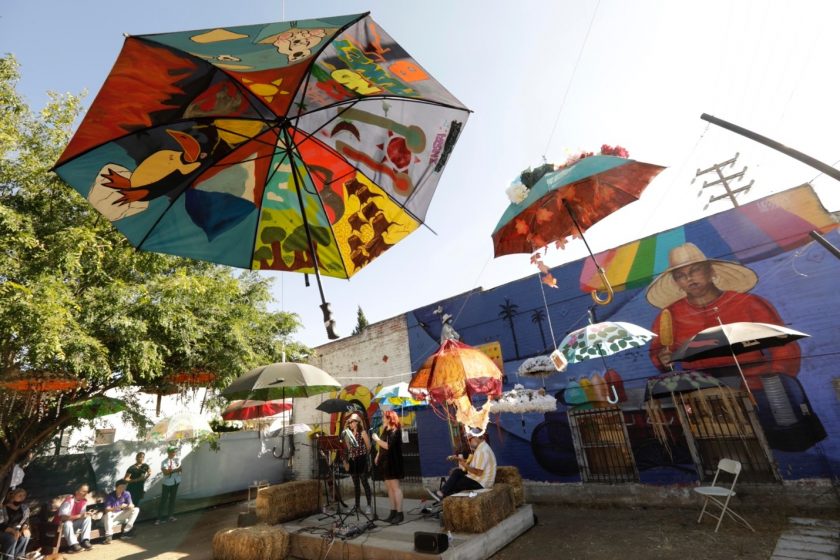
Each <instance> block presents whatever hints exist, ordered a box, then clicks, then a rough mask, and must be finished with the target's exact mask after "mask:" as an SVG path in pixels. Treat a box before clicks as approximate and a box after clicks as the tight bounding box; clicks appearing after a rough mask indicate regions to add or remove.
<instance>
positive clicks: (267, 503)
mask: <svg viewBox="0 0 840 560" xmlns="http://www.w3.org/2000/svg"><path fill="white" fill-rule="evenodd" d="M317 512H318V481H317V480H295V481H292V482H284V483H283V484H275V485H273V486H269V487H268V488H261V489H260V490H259V492H257V519H259V520H260V521H261V522H263V523H268V524H269V525H276V524H278V523H284V522H286V521H291V520H293V519H300V518H301V517H307V516H309V515H312V514H313V513H317Z"/></svg>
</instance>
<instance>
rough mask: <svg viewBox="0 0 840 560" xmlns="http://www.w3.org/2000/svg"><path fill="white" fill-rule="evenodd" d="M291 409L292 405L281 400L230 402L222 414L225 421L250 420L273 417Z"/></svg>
mask: <svg viewBox="0 0 840 560" xmlns="http://www.w3.org/2000/svg"><path fill="white" fill-rule="evenodd" d="M291 408H292V403H287V402H285V401H281V400H273V401H253V400H236V401H233V402H231V403H230V404H229V405H228V406H227V408H225V410H224V411H223V412H222V418H224V419H225V420H252V419H254V418H265V417H266V416H274V415H275V414H280V413H281V412H285V411H287V410H289V409H291Z"/></svg>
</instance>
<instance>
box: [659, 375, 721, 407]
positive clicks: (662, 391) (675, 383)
mask: <svg viewBox="0 0 840 560" xmlns="http://www.w3.org/2000/svg"><path fill="white" fill-rule="evenodd" d="M714 387H723V384H721V382H720V381H719V380H718V379H717V378H715V377H712V376H711V375H708V374H707V373H704V372H702V371H694V370H691V371H669V372H667V373H663V374H662V375H657V376H655V377H651V378H650V379H648V382H647V386H646V387H645V398H644V400H646V401H647V400H650V399H655V398H659V397H665V396H670V395H675V394H679V393H687V392H689V391H696V390H698V389H711V388H714Z"/></svg>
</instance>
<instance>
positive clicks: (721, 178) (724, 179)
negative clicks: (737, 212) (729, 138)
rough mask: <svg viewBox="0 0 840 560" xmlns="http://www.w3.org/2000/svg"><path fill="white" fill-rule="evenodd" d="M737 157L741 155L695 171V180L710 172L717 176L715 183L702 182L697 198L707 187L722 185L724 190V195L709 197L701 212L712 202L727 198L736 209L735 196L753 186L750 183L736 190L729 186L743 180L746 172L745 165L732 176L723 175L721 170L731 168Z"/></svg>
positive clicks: (737, 154)
mask: <svg viewBox="0 0 840 560" xmlns="http://www.w3.org/2000/svg"><path fill="white" fill-rule="evenodd" d="M739 155H741V154H740V153H736V154H735V157H733V158H732V159H728V160H726V161H723V162H720V163H716V164H714V165H712V166H711V167H709V168H708V169H702V170H701V169H698V170H697V173H696V174H695V175H694V178H695V179H696V178H697V177H699V176H701V175H706V174H707V173H711V172H712V171H714V172H715V173H716V174H717V176H718V178H717V180H715V181H711V182H709V181H703V186H702V187H701V188H700V193H698V196H699V195H702V194H703V189H705V188H708V187H715V186H717V185H723V188H724V189H725V190H726V193H724V194H719V195H716V196H714V195H713V196H711V197H710V198H709V202H707V203H706V206H704V207H703V210H705V209H706V208H708V207H709V205H710V204H711V203H712V202H717V201H718V200H722V199H724V198H728V199H729V200H730V201H732V205H733V206H734V207H735V208H737V207H738V199H736V198H735V195H736V194H738V193H740V192H747V191H748V190H750V187H752V186H753V183H754V182H755V181H750V183H749V184H748V185H746V186H743V187H738V188H732V186H730V184H729V182H730V181H738V180H741V179H743V178H744V174H745V173H746V172H747V166H746V165H745V166H744V168H743V169H742V170H741V171H739V172H737V173H733V174H732V175H724V174H723V168H724V167H727V166H729V167H733V166H734V165H735V162H736V161H738V156H739ZM693 182H694V179H692V183H693Z"/></svg>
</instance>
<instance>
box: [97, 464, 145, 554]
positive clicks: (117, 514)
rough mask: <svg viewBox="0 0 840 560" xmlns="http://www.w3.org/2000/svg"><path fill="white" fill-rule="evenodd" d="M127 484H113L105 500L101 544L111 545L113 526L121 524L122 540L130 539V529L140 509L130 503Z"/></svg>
mask: <svg viewBox="0 0 840 560" xmlns="http://www.w3.org/2000/svg"><path fill="white" fill-rule="evenodd" d="M127 485H128V482H126V481H125V480H118V481H117V482H116V483H115V484H114V491H113V492H111V493H110V494H108V497H107V498H105V514H104V515H103V517H102V519H103V520H104V522H105V540H104V541H103V543H102V544H111V537H112V535H113V534H114V525H115V524H118V523H122V524H123V530H122V538H124V539H130V538H131V537H132V533H131V531H132V529H133V528H134V522H135V521H136V520H137V516H138V515H140V508H138V507H136V506H135V505H134V503H133V502H132V501H131V493H130V492H129V491H128V490H126V486H127Z"/></svg>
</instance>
